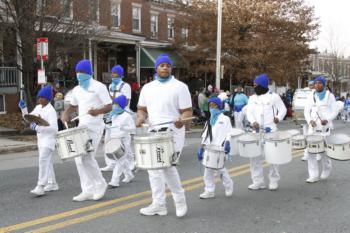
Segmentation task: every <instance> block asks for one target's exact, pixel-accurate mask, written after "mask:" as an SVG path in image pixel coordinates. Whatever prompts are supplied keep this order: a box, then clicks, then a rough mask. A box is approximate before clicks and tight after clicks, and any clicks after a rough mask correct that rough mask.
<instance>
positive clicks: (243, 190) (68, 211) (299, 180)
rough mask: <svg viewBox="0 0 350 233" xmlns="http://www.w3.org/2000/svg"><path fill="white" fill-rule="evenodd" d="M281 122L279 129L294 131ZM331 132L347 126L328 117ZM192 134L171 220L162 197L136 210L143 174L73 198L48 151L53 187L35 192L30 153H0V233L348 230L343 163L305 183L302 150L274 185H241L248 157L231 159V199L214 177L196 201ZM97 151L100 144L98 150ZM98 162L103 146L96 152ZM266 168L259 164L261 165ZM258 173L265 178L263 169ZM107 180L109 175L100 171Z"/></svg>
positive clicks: (143, 198) (68, 177)
mask: <svg viewBox="0 0 350 233" xmlns="http://www.w3.org/2000/svg"><path fill="white" fill-rule="evenodd" d="M298 127H299V126H298V125H296V124H295V123H294V122H293V121H284V122H282V123H281V124H280V127H279V129H280V130H285V129H299V128H298ZM334 132H336V133H345V134H349V132H350V127H349V125H348V124H344V123H343V122H342V121H335V130H334ZM199 143H200V133H199V132H195V131H194V132H188V133H186V143H185V147H184V151H183V154H182V156H181V159H180V165H179V166H178V169H179V174H180V176H181V179H182V184H183V187H184V189H185V190H186V198H187V203H188V215H187V216H186V217H184V218H181V219H178V218H177V217H176V216H175V214H174V211H175V210H174V203H173V200H172V199H171V197H169V194H167V195H168V197H167V206H168V215H167V216H160V217H159V216H158V217H157V216H150V217H145V216H142V215H140V214H139V209H140V208H141V207H143V206H145V205H147V204H149V203H150V202H151V192H150V189H149V181H148V177H147V174H146V172H145V171H142V170H139V171H137V172H136V173H135V179H134V180H133V181H132V182H131V183H130V184H127V185H125V184H123V183H122V184H121V185H120V186H119V187H118V188H115V189H108V190H107V193H106V195H105V196H104V198H103V199H102V200H101V201H100V202H94V201H87V202H82V203H79V202H72V201H71V198H72V196H74V195H75V194H76V193H79V192H80V188H79V179H78V175H77V171H76V169H75V164H74V162H73V161H67V162H63V163H62V162H60V160H59V158H58V156H57V154H56V153H55V155H54V167H55V172H56V177H57V183H58V184H59V185H60V189H59V191H56V192H51V193H48V194H47V195H45V196H42V197H36V196H35V195H32V194H30V193H29V190H30V189H31V188H32V186H33V184H35V182H36V178H37V169H38V167H37V162H38V161H37V156H38V155H37V154H38V152H37V151H24V152H21V153H11V154H6V153H4V154H1V155H0V161H1V162H0V183H1V186H0V193H1V196H0V206H1V212H0V219H1V221H0V232H91V233H92V232H134V233H137V232H140V233H141V232H169V233H173V232H249V233H254V232H256V233H262V232H266V233H272V232H276V233H287V232H308V233H318V232H332V233H336V232H349V231H350V222H349V221H348V219H349V217H350V209H349V208H348V207H349V206H350V199H349V195H350V193H349V192H350V191H349V190H350V182H349V176H350V170H349V165H350V164H349V163H350V162H349V161H336V160H332V164H333V170H332V173H331V175H330V177H329V178H328V179H327V180H324V181H319V182H316V183H312V184H308V183H306V182H305V180H306V178H307V177H308V174H307V162H305V161H301V157H302V155H303V150H298V151H293V160H292V161H291V162H290V163H288V164H286V165H281V167H280V174H281V180H280V182H279V189H278V190H276V191H270V190H268V189H265V190H248V188H247V186H248V185H249V184H250V182H251V181H250V170H249V160H248V159H245V158H242V157H239V156H234V158H233V160H232V161H229V162H228V165H227V169H228V171H229V174H230V176H231V177H232V178H233V181H234V192H233V196H232V197H225V195H224V190H223V188H222V185H221V184H220V181H219V179H220V178H219V177H217V180H216V182H217V190H216V192H215V198H213V199H208V200H205V199H204V200H203V199H199V197H198V196H199V194H200V193H201V192H202V190H203V177H202V175H203V166H202V165H201V163H200V162H198V161H197V156H196V150H197V147H198V144H199ZM100 149H101V147H100ZM97 158H98V162H99V164H100V165H101V166H102V165H103V163H104V162H103V156H102V151H101V150H99V152H98V153H97ZM264 166H265V165H264ZM264 170H265V182H266V181H267V178H266V168H265V169H264ZM103 175H104V177H105V178H106V180H109V179H110V177H111V172H104V173H103Z"/></svg>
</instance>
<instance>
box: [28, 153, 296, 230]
mask: <svg viewBox="0 0 350 233" xmlns="http://www.w3.org/2000/svg"><path fill="white" fill-rule="evenodd" d="M301 155H302V153H300V154H299V153H296V154H295V155H294V156H293V158H296V157H300V156H301ZM268 165H269V164H267V163H264V165H263V167H266V166H268ZM230 170H232V169H230ZM249 172H250V169H248V168H247V169H244V170H240V171H231V172H230V176H231V177H237V176H240V175H243V174H246V173H249ZM219 181H220V179H218V178H217V179H215V182H219ZM203 186H204V182H203V181H201V182H200V183H197V184H194V185H191V186H187V187H185V188H184V189H185V190H186V191H192V190H195V189H198V188H200V187H203ZM170 195H171V194H170V193H169V192H167V194H166V196H167V197H169V196H170ZM151 201H152V200H151V198H150V197H149V198H145V199H142V200H138V201H134V202H131V203H128V204H124V205H121V206H117V207H113V208H109V209H107V210H102V211H98V212H96V213H92V214H88V215H85V216H82V217H78V218H74V219H69V220H66V221H63V222H60V223H56V224H53V225H49V226H45V227H42V228H38V229H35V230H32V231H28V232H27V233H45V232H50V231H54V230H58V229H62V228H65V227H68V226H72V225H75V224H79V223H82V222H86V221H90V220H93V219H96V218H100V217H105V216H108V215H111V214H114V213H118V212H121V211H124V210H128V209H131V208H134V207H138V206H141V205H145V204H147V203H150V202H151Z"/></svg>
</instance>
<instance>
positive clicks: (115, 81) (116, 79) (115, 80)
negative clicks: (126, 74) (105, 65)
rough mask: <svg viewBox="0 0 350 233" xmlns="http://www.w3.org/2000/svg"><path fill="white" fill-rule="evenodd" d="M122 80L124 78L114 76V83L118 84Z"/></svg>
mask: <svg viewBox="0 0 350 233" xmlns="http://www.w3.org/2000/svg"><path fill="white" fill-rule="evenodd" d="M120 81H122V78H120V77H118V78H113V77H112V83H113V84H114V85H118V84H119V83H120Z"/></svg>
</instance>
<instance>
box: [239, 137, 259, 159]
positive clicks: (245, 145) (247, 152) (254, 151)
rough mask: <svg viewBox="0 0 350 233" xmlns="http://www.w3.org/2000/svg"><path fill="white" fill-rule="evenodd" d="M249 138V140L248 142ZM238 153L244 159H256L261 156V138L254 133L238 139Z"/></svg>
mask: <svg viewBox="0 0 350 233" xmlns="http://www.w3.org/2000/svg"><path fill="white" fill-rule="evenodd" d="M246 138H248V139H249V140H246ZM237 141H238V153H239V155H240V156H241V157H244V158H255V157H258V156H260V155H261V144H260V143H259V138H258V137H257V136H256V135H255V134H252V133H248V134H243V135H241V136H240V137H238V139H237Z"/></svg>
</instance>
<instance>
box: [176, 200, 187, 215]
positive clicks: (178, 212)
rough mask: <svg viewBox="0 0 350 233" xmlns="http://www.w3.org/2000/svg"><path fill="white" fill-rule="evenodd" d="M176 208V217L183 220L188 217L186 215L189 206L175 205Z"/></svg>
mask: <svg viewBox="0 0 350 233" xmlns="http://www.w3.org/2000/svg"><path fill="white" fill-rule="evenodd" d="M175 208H176V216H177V217H178V218H181V217H183V216H185V215H186V213H187V204H186V202H178V203H175Z"/></svg>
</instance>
